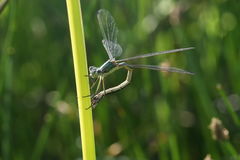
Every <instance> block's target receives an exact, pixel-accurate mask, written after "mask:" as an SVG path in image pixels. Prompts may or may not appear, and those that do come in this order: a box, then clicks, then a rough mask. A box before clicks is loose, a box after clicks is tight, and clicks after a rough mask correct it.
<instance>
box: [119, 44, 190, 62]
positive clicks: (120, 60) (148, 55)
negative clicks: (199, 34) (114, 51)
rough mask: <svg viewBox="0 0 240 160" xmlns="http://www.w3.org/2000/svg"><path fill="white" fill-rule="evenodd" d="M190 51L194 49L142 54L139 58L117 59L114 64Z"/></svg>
mask: <svg viewBox="0 0 240 160" xmlns="http://www.w3.org/2000/svg"><path fill="white" fill-rule="evenodd" d="M191 49H194V47H189V48H179V49H173V50H168V51H162V52H154V53H147V54H143V55H139V56H135V57H129V58H125V59H119V60H116V62H126V61H131V60H136V59H141V58H147V57H152V56H157V55H160V54H168V53H174V52H182V51H186V50H191Z"/></svg>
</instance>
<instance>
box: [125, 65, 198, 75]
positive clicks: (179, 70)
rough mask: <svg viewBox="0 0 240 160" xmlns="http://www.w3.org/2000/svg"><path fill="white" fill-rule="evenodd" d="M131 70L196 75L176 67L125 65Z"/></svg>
mask: <svg viewBox="0 0 240 160" xmlns="http://www.w3.org/2000/svg"><path fill="white" fill-rule="evenodd" d="M124 65H126V66H128V67H130V68H145V69H151V70H159V71H163V72H177V73H183V74H194V73H192V72H188V71H185V70H183V69H179V68H175V67H162V66H155V65H141V64H124Z"/></svg>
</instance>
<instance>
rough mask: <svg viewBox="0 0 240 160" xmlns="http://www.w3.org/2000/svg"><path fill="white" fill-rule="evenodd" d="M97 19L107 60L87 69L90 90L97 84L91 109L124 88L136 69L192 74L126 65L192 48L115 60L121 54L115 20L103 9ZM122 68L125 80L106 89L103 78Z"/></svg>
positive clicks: (150, 66)
mask: <svg viewBox="0 0 240 160" xmlns="http://www.w3.org/2000/svg"><path fill="white" fill-rule="evenodd" d="M97 18H98V23H99V26H100V30H101V32H102V35H103V40H102V43H103V46H104V48H105V50H106V52H107V54H108V57H109V59H108V60H107V61H106V62H105V63H104V64H103V65H101V66H100V67H95V66H90V67H89V73H90V75H89V76H90V78H93V79H95V82H94V83H93V84H92V86H91V89H92V88H93V87H94V86H95V85H96V84H97V83H98V84H97V88H96V91H95V94H94V95H92V96H91V101H92V106H91V107H95V106H96V105H97V103H98V102H99V101H100V100H101V99H102V97H103V96H105V95H107V94H110V93H113V92H116V91H119V90H121V89H123V88H124V87H126V86H127V85H128V84H129V83H130V81H131V78H132V72H133V70H134V69H136V68H146V69H151V70H159V71H165V72H178V73H183V74H193V73H191V72H188V71H185V70H182V69H179V68H175V67H163V66H156V65H141V64H128V63H126V62H127V61H130V60H136V59H141V58H146V57H151V56H156V55H160V54H168V53H174V52H181V51H186V50H191V49H193V47H189V48H180V49H173V50H168V51H163V52H155V53H148V54H143V55H139V56H135V57H130V58H125V59H119V60H116V58H117V57H119V56H120V55H121V54H122V47H121V46H120V45H119V44H118V42H117V34H118V28H117V27H116V23H115V20H114V18H113V17H112V16H111V14H110V13H109V12H108V11H107V10H104V9H100V10H99V11H98V14H97ZM122 68H124V69H126V70H127V71H128V73H127V78H126V80H125V81H124V82H122V83H121V84H119V85H117V86H115V87H112V88H108V89H106V88H105V83H104V78H105V77H107V76H108V75H109V74H111V73H112V72H114V71H116V70H118V69H122ZM101 85H102V88H103V90H102V91H101V92H98V91H99V89H100V86H101Z"/></svg>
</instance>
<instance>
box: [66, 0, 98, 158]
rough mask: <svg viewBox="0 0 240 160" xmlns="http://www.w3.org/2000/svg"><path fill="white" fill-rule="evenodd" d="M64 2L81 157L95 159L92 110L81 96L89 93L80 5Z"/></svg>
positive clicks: (78, 3)
mask: <svg viewBox="0 0 240 160" xmlns="http://www.w3.org/2000/svg"><path fill="white" fill-rule="evenodd" d="M66 2H67V11H68V20H69V27H70V35H71V42H72V52H73V62H74V71H75V80H76V87H77V97H78V105H79V117H80V119H79V120H80V131H81V140H82V152H83V159H84V160H95V159H96V157H95V144H94V133H93V120H92V110H91V109H88V110H86V108H87V107H89V106H90V104H91V103H90V98H89V97H88V98H83V96H86V95H89V94H90V90H89V82H88V78H87V77H86V76H85V75H87V74H88V73H87V58H86V48H85V41H84V30H83V22H82V13H81V5H80V1H79V0H66Z"/></svg>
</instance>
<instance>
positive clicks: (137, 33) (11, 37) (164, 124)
mask: <svg viewBox="0 0 240 160" xmlns="http://www.w3.org/2000/svg"><path fill="white" fill-rule="evenodd" d="M2 1H3V0H2ZM0 2H1V1H0ZM81 5H82V7H81V8H82V12H83V21H84V31H85V38H86V47H87V57H88V64H89V65H96V66H99V65H101V64H102V63H103V62H104V61H106V60H107V54H106V52H105V50H104V48H103V46H102V43H101V40H102V36H101V33H100V29H99V26H98V23H97V18H96V13H97V10H99V9H100V8H105V9H107V10H109V11H110V12H111V14H112V15H113V17H114V18H115V19H116V23H117V25H118V28H119V37H118V38H119V43H120V44H121V45H122V48H123V50H124V53H123V56H122V58H123V57H130V56H135V55H139V54H142V53H148V52H155V51H163V50H169V49H175V48H183V47H195V50H191V51H186V52H183V53H176V54H170V55H163V56H157V57H153V58H148V59H144V60H141V61H136V62H135V61H134V63H141V64H155V65H170V66H174V67H179V68H183V69H185V70H188V71H191V72H195V73H196V74H195V75H194V76H189V75H182V74H176V73H173V74H169V73H160V72H156V71H148V70H136V71H134V73H133V79H132V82H131V84H130V85H129V86H128V87H126V88H125V89H124V90H122V91H120V92H118V93H115V94H112V95H108V96H106V97H105V98H104V99H103V100H102V101H101V102H100V104H99V105H98V106H97V108H96V109H95V110H93V117H94V127H95V141H96V152H97V159H99V160H158V159H159V160H202V159H204V157H206V155H207V154H210V155H211V156H212V158H213V159H215V160H235V159H239V156H238V152H239V150H240V132H239V131H240V118H239V109H240V97H239V94H240V67H239V60H240V55H239V53H240V43H239V42H240V31H239V28H240V24H239V19H240V17H239V9H240V3H239V2H238V1H237V0H231V1H230V0H228V1H227V0H215V1H204V0H198V1H190V0H180V1H174V0H131V1H129V0H102V1H97V0H91V1H87V0H82V1H81ZM125 76H126V72H125V71H119V72H116V73H114V74H113V75H111V76H110V77H108V78H107V82H106V83H107V87H111V86H114V85H116V84H118V83H120V82H121V81H122V80H124V78H125ZM0 117H1V119H0V125H1V130H0V143H1V150H0V159H1V160H26V159H32V160H40V159H49V160H74V159H75V160H80V159H82V158H81V157H82V153H81V142H80V136H79V134H80V133H79V120H78V119H79V118H78V109H77V101H76V89H75V79H74V72H73V61H72V53H71V43H70V35H69V27H68V19H67V11H66V3H65V1H59V0H51V1H41V0H34V1H30V0H22V1H10V2H9V3H8V4H7V7H6V8H5V9H4V11H3V12H2V13H1V15H0ZM213 117H217V118H219V119H221V121H222V123H223V125H224V127H226V129H227V130H228V131H229V139H227V140H214V139H213V138H212V135H211V131H210V129H209V124H210V122H211V119H212V118H213Z"/></svg>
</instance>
